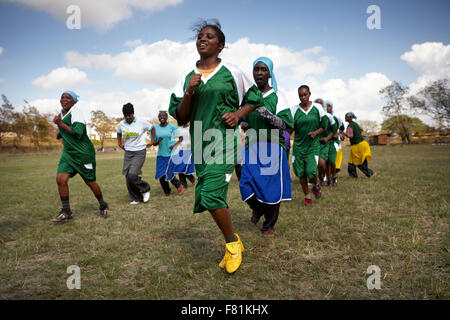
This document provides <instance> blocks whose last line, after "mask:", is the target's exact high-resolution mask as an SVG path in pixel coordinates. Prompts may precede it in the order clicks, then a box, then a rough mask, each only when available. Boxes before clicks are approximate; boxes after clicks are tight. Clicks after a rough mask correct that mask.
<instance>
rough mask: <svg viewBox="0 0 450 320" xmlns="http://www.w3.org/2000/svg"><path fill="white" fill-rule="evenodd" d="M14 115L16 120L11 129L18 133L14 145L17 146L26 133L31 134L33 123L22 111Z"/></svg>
mask: <svg viewBox="0 0 450 320" xmlns="http://www.w3.org/2000/svg"><path fill="white" fill-rule="evenodd" d="M13 117H14V120H13V123H12V124H11V131H12V132H14V133H15V134H16V138H15V139H14V146H15V147H16V148H17V146H18V144H19V143H20V142H21V141H22V140H23V138H24V137H25V136H26V135H29V134H30V131H32V130H31V129H32V124H31V123H30V121H29V119H28V117H27V116H26V115H25V114H24V113H22V112H14V114H13Z"/></svg>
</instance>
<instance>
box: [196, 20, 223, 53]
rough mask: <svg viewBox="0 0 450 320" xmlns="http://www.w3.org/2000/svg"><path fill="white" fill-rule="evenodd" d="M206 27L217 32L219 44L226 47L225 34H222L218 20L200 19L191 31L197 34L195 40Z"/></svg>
mask: <svg viewBox="0 0 450 320" xmlns="http://www.w3.org/2000/svg"><path fill="white" fill-rule="evenodd" d="M206 27H211V28H213V29H214V31H216V36H217V38H218V39H219V44H223V46H224V47H225V34H224V33H223V32H222V26H221V25H220V22H219V20H217V19H210V20H205V19H199V20H198V21H197V22H196V23H194V24H193V25H192V26H191V30H192V31H193V32H195V38H196V37H197V36H198V34H199V33H200V31H202V30H203V29H205V28H206Z"/></svg>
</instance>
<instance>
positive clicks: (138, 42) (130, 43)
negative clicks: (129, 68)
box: [124, 39, 142, 48]
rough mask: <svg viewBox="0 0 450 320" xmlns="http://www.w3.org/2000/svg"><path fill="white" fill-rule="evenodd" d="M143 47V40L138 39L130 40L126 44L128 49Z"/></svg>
mask: <svg viewBox="0 0 450 320" xmlns="http://www.w3.org/2000/svg"><path fill="white" fill-rule="evenodd" d="M140 45H142V40H141V39H136V40H129V41H127V42H125V43H124V46H125V47H128V48H135V47H138V46H140Z"/></svg>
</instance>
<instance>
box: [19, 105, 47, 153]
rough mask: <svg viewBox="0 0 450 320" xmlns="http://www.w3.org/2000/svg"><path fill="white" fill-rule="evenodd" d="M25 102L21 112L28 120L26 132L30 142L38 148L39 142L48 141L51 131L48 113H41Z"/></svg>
mask: <svg viewBox="0 0 450 320" xmlns="http://www.w3.org/2000/svg"><path fill="white" fill-rule="evenodd" d="M25 103H26V106H25V107H24V108H23V113H24V115H25V117H26V121H27V122H28V128H29V129H28V134H29V135H30V140H31V142H33V144H34V145H35V146H36V147H37V148H38V149H39V147H40V144H41V142H45V141H48V140H49V136H50V134H51V133H52V131H53V130H52V128H53V127H52V125H51V124H50V122H49V118H50V115H48V114H41V113H40V112H39V110H38V109H37V108H36V107H33V106H30V105H29V104H28V102H27V101H25Z"/></svg>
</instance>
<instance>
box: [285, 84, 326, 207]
mask: <svg viewBox="0 0 450 320" xmlns="http://www.w3.org/2000/svg"><path fill="white" fill-rule="evenodd" d="M298 96H299V98H300V104H297V105H295V106H293V107H291V108H289V109H285V110H283V111H281V112H280V113H279V114H278V116H279V117H280V118H282V119H283V120H284V121H285V122H286V124H288V127H289V128H290V130H294V131H295V135H294V146H293V152H292V161H293V170H294V174H295V175H296V176H297V177H298V178H300V184H301V186H302V189H303V193H304V194H305V200H304V202H303V204H304V205H305V206H307V205H310V204H311V203H312V199H311V195H310V192H309V188H308V180H309V182H311V183H312V184H313V188H312V192H313V194H314V196H315V198H316V199H319V198H320V197H321V195H322V191H321V189H320V185H319V183H318V179H317V165H318V159H319V151H320V142H319V135H320V134H321V133H322V132H324V131H325V129H327V128H328V126H329V120H328V117H327V116H325V112H324V111H323V108H322V106H321V105H319V104H317V103H313V102H312V101H310V100H309V98H310V96H311V92H310V90H309V87H308V86H306V85H302V86H300V87H299V88H298ZM288 131H289V130H288Z"/></svg>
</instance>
